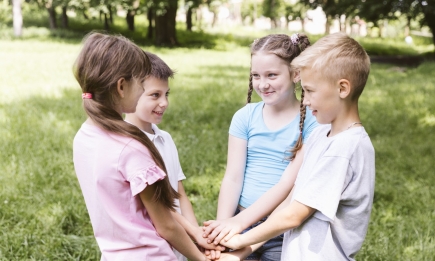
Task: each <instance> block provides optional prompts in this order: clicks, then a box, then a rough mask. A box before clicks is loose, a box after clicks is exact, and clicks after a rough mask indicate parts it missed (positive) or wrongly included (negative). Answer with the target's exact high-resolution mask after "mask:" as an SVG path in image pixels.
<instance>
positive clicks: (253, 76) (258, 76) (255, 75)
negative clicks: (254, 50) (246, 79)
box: [252, 73, 260, 78]
mask: <svg viewBox="0 0 435 261" xmlns="http://www.w3.org/2000/svg"><path fill="white" fill-rule="evenodd" d="M252 78H260V75H258V73H253V74H252Z"/></svg>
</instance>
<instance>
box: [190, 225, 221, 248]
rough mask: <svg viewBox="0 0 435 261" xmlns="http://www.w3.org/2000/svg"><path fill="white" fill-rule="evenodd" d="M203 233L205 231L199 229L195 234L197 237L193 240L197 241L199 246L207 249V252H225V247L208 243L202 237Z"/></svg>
mask: <svg viewBox="0 0 435 261" xmlns="http://www.w3.org/2000/svg"><path fill="white" fill-rule="evenodd" d="M202 231H203V229H202V228H201V227H198V230H197V232H195V235H194V237H193V239H194V240H195V241H196V244H197V245H198V246H200V247H202V248H204V249H207V250H216V251H218V252H220V251H224V250H225V247H224V246H221V245H215V244H212V243H208V242H207V239H206V238H204V237H202Z"/></svg>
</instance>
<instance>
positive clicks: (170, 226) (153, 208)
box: [140, 185, 208, 261]
mask: <svg viewBox="0 0 435 261" xmlns="http://www.w3.org/2000/svg"><path fill="white" fill-rule="evenodd" d="M154 193H155V185H149V186H147V187H146V188H145V189H144V190H143V191H142V192H141V193H140V199H141V200H142V203H143V204H144V206H145V208H146V209H147V211H148V214H149V215H150V217H151V220H152V221H153V224H154V226H155V228H156V230H157V232H158V233H159V235H160V236H161V237H163V238H164V239H166V240H167V241H168V242H169V243H170V244H171V245H172V246H173V247H174V248H175V249H177V250H178V251H179V252H180V253H181V254H183V255H184V256H186V257H187V258H188V259H190V260H195V261H203V260H208V259H207V258H206V257H205V255H204V254H203V253H201V252H200V251H199V250H198V248H197V247H196V246H195V244H194V243H193V242H192V240H190V238H189V236H188V235H187V234H186V232H185V231H184V229H183V227H182V226H181V225H180V224H179V223H178V222H177V221H176V220H175V219H174V217H173V215H172V211H170V210H169V209H167V208H166V207H165V206H163V205H162V204H161V203H160V202H156V201H155V200H154V199H153V196H154Z"/></svg>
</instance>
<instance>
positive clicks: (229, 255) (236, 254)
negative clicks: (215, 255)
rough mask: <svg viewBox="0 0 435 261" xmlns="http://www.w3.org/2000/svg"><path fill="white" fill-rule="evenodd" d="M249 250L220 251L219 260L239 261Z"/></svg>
mask: <svg viewBox="0 0 435 261" xmlns="http://www.w3.org/2000/svg"><path fill="white" fill-rule="evenodd" d="M249 254H250V252H246V251H244V250H236V251H231V252H225V253H221V255H220V258H219V261H241V260H244V259H245V258H246V257H247V256H248V255H249Z"/></svg>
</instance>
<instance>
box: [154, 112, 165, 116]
mask: <svg viewBox="0 0 435 261" xmlns="http://www.w3.org/2000/svg"><path fill="white" fill-rule="evenodd" d="M153 113H155V114H157V115H158V116H163V113H164V112H163V111H153Z"/></svg>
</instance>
